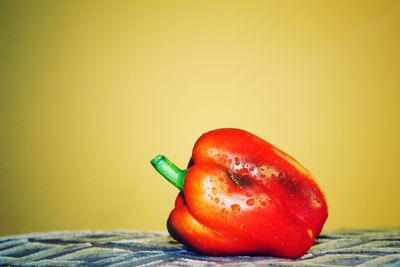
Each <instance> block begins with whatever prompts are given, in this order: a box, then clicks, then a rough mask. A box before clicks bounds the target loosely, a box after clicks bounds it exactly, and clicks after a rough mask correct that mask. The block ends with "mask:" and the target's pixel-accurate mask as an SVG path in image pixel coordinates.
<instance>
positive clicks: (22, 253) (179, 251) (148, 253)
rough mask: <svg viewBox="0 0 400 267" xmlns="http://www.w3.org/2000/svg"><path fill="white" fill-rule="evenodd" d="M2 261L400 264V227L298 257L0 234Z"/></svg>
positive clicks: (89, 236)
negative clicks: (210, 253) (211, 253)
mask: <svg viewBox="0 0 400 267" xmlns="http://www.w3.org/2000/svg"><path fill="white" fill-rule="evenodd" d="M0 265H2V266H3V265H5V266H8V265H11V266H21V265H22V266H88V265H90V266H216V265H229V266H245V265H251V266H267V265H268V266H400V229H385V230H359V231H350V230H346V231H332V232H325V233H324V234H323V235H321V236H320V237H319V239H318V240H317V242H316V244H315V245H314V246H313V247H312V248H311V250H310V251H309V252H308V253H307V254H306V255H304V256H303V257H302V258H300V259H298V260H287V259H281V258H273V257H260V256H257V257H254V256H241V257H205V256H202V255H199V254H196V253H194V252H191V251H188V250H186V249H185V248H184V247H183V246H181V245H180V244H178V243H177V242H175V241H174V240H173V239H172V238H170V237H169V236H168V234H167V233H159V232H135V231H77V232H48V233H34V234H27V235H17V236H7V237H1V238H0Z"/></svg>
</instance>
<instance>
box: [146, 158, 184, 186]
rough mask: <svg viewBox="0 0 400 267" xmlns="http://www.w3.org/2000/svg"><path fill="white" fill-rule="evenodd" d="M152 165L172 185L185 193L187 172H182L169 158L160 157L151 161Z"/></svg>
mask: <svg viewBox="0 0 400 267" xmlns="http://www.w3.org/2000/svg"><path fill="white" fill-rule="evenodd" d="M150 163H151V165H153V167H154V168H155V169H156V170H157V171H158V172H159V173H160V174H161V175H162V176H163V177H164V178H165V179H167V180H168V181H169V182H170V183H171V184H173V185H174V186H175V187H177V188H178V189H179V190H181V191H183V184H184V182H185V177H186V173H187V170H181V169H179V168H178V167H176V165H175V164H174V163H172V162H171V161H170V160H169V159H168V158H167V157H165V156H163V155H158V156H156V157H155V158H153V159H152V160H151V161H150Z"/></svg>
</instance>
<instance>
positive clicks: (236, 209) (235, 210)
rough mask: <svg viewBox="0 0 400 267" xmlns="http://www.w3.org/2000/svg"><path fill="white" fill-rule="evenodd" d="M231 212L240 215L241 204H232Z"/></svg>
mask: <svg viewBox="0 0 400 267" xmlns="http://www.w3.org/2000/svg"><path fill="white" fill-rule="evenodd" d="M231 210H232V211H233V213H234V214H238V213H239V212H240V205H239V204H232V205H231Z"/></svg>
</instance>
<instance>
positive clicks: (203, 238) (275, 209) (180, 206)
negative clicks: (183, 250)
mask: <svg viewBox="0 0 400 267" xmlns="http://www.w3.org/2000/svg"><path fill="white" fill-rule="evenodd" d="M151 162H152V164H153V166H154V167H155V168H156V169H157V170H158V171H159V172H160V173H161V174H162V175H163V176H164V177H166V178H167V179H168V180H170V181H171V182H172V183H173V184H175V185H176V186H177V187H178V188H180V189H181V192H180V193H179V194H178V196H177V198H176V201H175V208H174V209H173V210H172V212H171V214H170V215H169V218H168V221H167V228H168V231H169V233H170V234H171V236H172V237H173V238H174V239H176V240H177V241H179V242H181V243H182V244H184V245H186V246H188V247H189V248H191V249H193V250H195V251H197V252H200V253H202V254H206V255H214V256H224V255H269V256H276V257H284V258H298V257H301V256H302V255H304V254H305V253H306V252H307V251H308V249H309V248H310V247H311V246H312V245H313V243H314V242H315V238H316V237H317V236H318V235H319V234H320V232H321V230H322V227H323V225H324V223H325V221H326V219H327V216H328V210H327V204H326V201H325V198H324V195H323V193H322V192H321V190H320V189H319V187H318V185H317V184H316V182H315V181H314V178H313V176H312V174H311V173H310V172H309V171H308V170H307V169H305V168H304V167H303V166H302V165H300V164H299V163H298V162H297V161H296V160H295V159H293V158H292V157H291V156H289V155H288V154H286V153H285V152H283V151H282V150H280V149H278V148H276V147H274V146H273V145H271V144H270V143H268V142H266V141H264V140H263V139H261V138H259V137H257V136H255V135H253V134H251V133H249V132H246V131H243V130H240V129H217V130H213V131H210V132H207V133H205V134H203V135H202V136H201V137H200V138H199V139H198V140H197V142H196V144H195V146H194V148H193V153H192V158H191V160H190V163H189V166H188V169H187V170H179V169H178V168H176V166H175V165H173V164H172V163H171V162H170V161H169V160H168V159H166V158H165V157H164V156H157V157H156V158H154V159H153V160H152V161H151Z"/></svg>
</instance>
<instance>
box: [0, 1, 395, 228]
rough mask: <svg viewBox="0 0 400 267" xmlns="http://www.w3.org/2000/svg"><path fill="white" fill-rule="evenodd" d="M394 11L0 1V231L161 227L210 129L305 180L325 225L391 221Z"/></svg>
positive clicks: (373, 4)
mask: <svg viewBox="0 0 400 267" xmlns="http://www.w3.org/2000/svg"><path fill="white" fill-rule="evenodd" d="M399 14H400V2H399V1H128V2H121V1H109V2H108V1H107V2H102V1H96V2H88V1H76V2H73V1H65V2H61V1H48V2H42V1H24V2H22V1H1V3H0V45H1V47H0V68H1V69H0V71H1V72H0V112H1V113H0V115H1V117H0V119H1V126H0V127H1V128H0V178H1V180H0V182H1V183H0V234H1V235H5V234H15V233H21V232H32V231H48V230H67V229H138V230H165V221H166V218H167V216H168V214H169V212H170V210H171V209H172V207H173V202H174V199H175V195H176V194H177V189H175V188H173V186H171V185H170V184H168V183H167V182H166V181H165V180H163V179H162V178H161V177H160V176H159V175H158V174H157V173H156V172H155V171H154V170H153V169H152V167H151V166H150V164H149V160H150V159H151V158H152V157H153V156H154V155H156V154H158V153H163V154H165V155H167V156H168V157H169V158H170V159H172V160H173V161H174V162H176V163H177V164H178V165H179V166H182V167H184V166H185V165H186V163H187V161H188V159H189V157H190V154H191V149H192V146H193V144H194V142H195V141H196V139H197V138H198V137H199V136H200V135H201V134H202V133H203V132H206V131H208V130H211V129H214V128H220V127H237V128H242V129H246V130H248V131H250V132H253V133H255V134H257V135H259V136H260V137H262V138H264V139H266V140H268V141H270V142H271V143H273V144H275V145H276V146H277V147H279V148H281V149H283V150H284V151H286V152H288V153H289V154H291V155H292V156H293V157H295V158H296V159H297V160H298V161H300V162H301V163H302V164H303V165H305V166H306V167H307V168H308V169H310V170H311V171H312V172H313V173H314V174H315V176H316V177H317V180H318V182H319V184H320V186H321V187H322V189H323V191H324V192H325V193H326V197H327V200H328V204H329V208H330V209H329V211H330V215H329V219H328V222H327V224H326V229H336V228H363V227H390V226H400V209H399V197H398V192H399V189H400V187H399V185H400V182H399V180H400V177H399V171H398V168H399V166H400V162H399V158H400V157H399V151H400V141H399V137H400V126H399V117H400V116H399V115H400V91H399V90H400V73H399V71H400V16H399Z"/></svg>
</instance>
